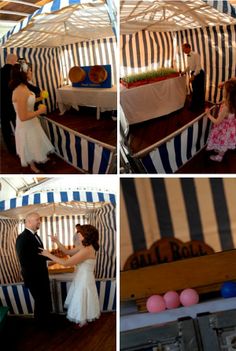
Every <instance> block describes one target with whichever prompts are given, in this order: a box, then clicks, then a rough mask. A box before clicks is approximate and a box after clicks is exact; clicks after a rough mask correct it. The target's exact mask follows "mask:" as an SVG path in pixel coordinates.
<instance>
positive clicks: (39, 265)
mask: <svg viewBox="0 0 236 351" xmlns="http://www.w3.org/2000/svg"><path fill="white" fill-rule="evenodd" d="M39 228H40V216H39V214H38V213H29V214H28V215H27V216H26V218H25V230H24V231H23V232H22V233H21V234H20V235H19V236H18V237H17V239H16V252H17V255H18V258H19V261H20V265H21V273H22V276H23V279H24V283H25V286H26V287H27V288H29V290H30V292H31V295H32V296H33V298H34V317H35V320H36V322H38V323H39V325H40V326H49V317H50V312H51V307H52V306H51V304H52V303H51V293H50V285H49V277H48V269H47V263H46V260H47V259H46V258H45V257H44V256H41V255H39V252H41V251H40V248H43V243H42V241H41V239H40V237H39V236H38V235H37V233H36V231H37V230H38V229H39Z"/></svg>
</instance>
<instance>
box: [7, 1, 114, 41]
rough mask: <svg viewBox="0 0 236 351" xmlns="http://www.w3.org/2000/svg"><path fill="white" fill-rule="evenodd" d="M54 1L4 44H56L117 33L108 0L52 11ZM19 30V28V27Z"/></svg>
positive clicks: (93, 38)
mask: <svg viewBox="0 0 236 351" xmlns="http://www.w3.org/2000/svg"><path fill="white" fill-rule="evenodd" d="M50 9H51V3H48V4H46V5H45V6H44V10H43V12H42V13H41V14H39V15H35V16H33V17H32V19H31V20H30V22H29V23H28V24H27V26H26V27H24V28H23V30H21V31H19V32H17V33H15V34H13V35H11V36H10V37H9V38H8V40H7V42H6V43H5V44H4V45H3V47H7V46H8V47H31V48H33V47H56V46H60V45H65V44H72V43H78V42H81V41H90V40H96V39H102V38H107V37H112V36H114V33H113V31H112V26H111V24H110V19H109V15H108V11H107V6H106V3H105V0H96V1H93V2H91V3H90V2H89V1H88V3H86V1H85V0H84V3H82V4H76V5H73V6H67V7H64V8H62V9H60V10H58V11H55V12H50ZM15 32H16V30H15Z"/></svg>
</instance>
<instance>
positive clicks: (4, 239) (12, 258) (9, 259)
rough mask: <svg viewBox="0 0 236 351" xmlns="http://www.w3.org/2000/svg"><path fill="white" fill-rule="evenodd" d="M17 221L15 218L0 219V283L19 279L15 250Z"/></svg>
mask: <svg viewBox="0 0 236 351" xmlns="http://www.w3.org/2000/svg"><path fill="white" fill-rule="evenodd" d="M18 223H19V221H18V220H16V219H1V220H0V284H6V283H13V282H16V281H19V280H20V279H21V275H20V273H19V272H20V267H19V263H18V259H17V257H16V252H15V240H16V238H17V235H18Z"/></svg>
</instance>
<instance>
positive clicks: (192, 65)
mask: <svg viewBox="0 0 236 351" xmlns="http://www.w3.org/2000/svg"><path fill="white" fill-rule="evenodd" d="M187 64H188V67H187V69H186V71H187V72H189V73H191V72H193V71H194V76H196V75H197V74H199V73H200V71H201V69H202V68H201V59H200V55H199V54H198V53H197V52H195V51H191V52H190V53H189V54H188V55H187Z"/></svg>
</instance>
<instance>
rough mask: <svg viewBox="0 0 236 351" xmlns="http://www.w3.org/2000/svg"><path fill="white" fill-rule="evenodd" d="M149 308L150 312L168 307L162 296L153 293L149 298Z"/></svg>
mask: <svg viewBox="0 0 236 351" xmlns="http://www.w3.org/2000/svg"><path fill="white" fill-rule="evenodd" d="M146 306H147V310H148V312H150V313H156V312H161V311H164V310H165V309H166V304H165V301H164V299H163V297H162V296H160V295H152V296H150V297H149V298H148V299H147V303H146Z"/></svg>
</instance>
